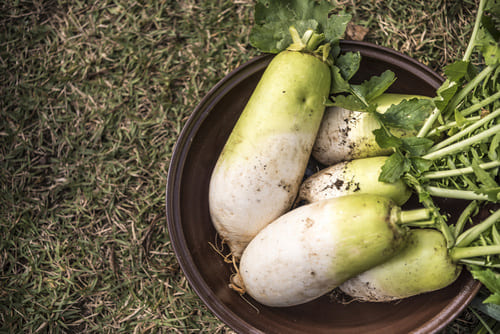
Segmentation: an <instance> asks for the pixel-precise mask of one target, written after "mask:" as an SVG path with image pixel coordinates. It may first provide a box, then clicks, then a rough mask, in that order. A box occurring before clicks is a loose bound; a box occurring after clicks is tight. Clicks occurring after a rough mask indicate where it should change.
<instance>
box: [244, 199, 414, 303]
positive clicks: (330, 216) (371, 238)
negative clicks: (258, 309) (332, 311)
mask: <svg viewBox="0 0 500 334" xmlns="http://www.w3.org/2000/svg"><path fill="white" fill-rule="evenodd" d="M400 212H401V211H400V209H399V207H398V206H397V205H396V204H395V203H394V202H393V201H391V200H390V199H388V198H386V197H381V196H375V195H367V194H366V195H349V196H343V197H338V198H332V199H327V200H323V201H319V202H315V203H312V204H308V205H304V206H301V207H299V208H297V209H294V210H292V211H290V212H288V213H286V214H285V215H283V216H281V217H280V218H278V219H277V220H276V221H274V222H273V223H271V224H270V225H268V226H267V227H266V228H264V229H263V230H262V231H261V232H259V234H258V235H257V236H256V237H255V238H254V239H253V240H252V241H251V242H250V244H249V245H248V246H247V248H246V249H245V251H244V252H243V255H242V258H241V262H240V267H239V274H238V275H239V277H237V279H236V280H235V282H236V283H238V282H239V284H240V285H242V288H243V289H244V291H246V292H247V293H248V294H249V295H250V296H251V297H253V298H254V299H255V300H257V301H258V302H260V303H262V304H264V305H268V306H277V307H284V306H292V305H298V304H302V303H305V302H308V301H311V300H313V299H315V298H318V297H320V296H321V295H323V294H325V293H327V292H328V291H331V290H332V289H333V288H335V287H337V286H339V285H340V284H342V283H343V282H344V281H346V280H348V279H349V278H351V277H353V276H355V275H357V274H359V273H361V272H363V271H365V270H367V269H369V268H371V267H373V266H376V265H377V264H380V263H382V262H384V261H386V260H387V259H389V258H390V257H392V256H394V254H396V252H397V251H398V250H399V249H400V248H401V247H402V246H403V244H404V240H405V236H406V230H407V229H406V228H404V227H400V226H398V225H397V223H398V219H399V218H398V217H399V214H400Z"/></svg>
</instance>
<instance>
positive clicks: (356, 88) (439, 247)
mask: <svg viewBox="0 0 500 334" xmlns="http://www.w3.org/2000/svg"><path fill="white" fill-rule="evenodd" d="M499 7H500V6H499V4H498V2H497V1H492V0H481V1H480V5H479V8H478V12H477V19H476V21H475V26H474V29H473V33H472V36H471V39H470V42H469V44H468V48H467V50H466V52H465V54H464V56H463V58H462V59H460V60H457V61H455V62H453V63H451V64H449V65H448V66H446V68H445V69H444V73H445V76H446V80H445V82H444V83H443V84H442V86H441V87H440V88H439V89H438V90H437V91H436V96H434V97H426V96H416V95H407V94H391V93H387V90H388V88H389V87H390V86H391V85H392V84H393V83H394V82H395V81H396V80H397V78H396V77H395V74H394V73H393V72H391V71H390V70H387V71H385V72H383V73H380V74H378V75H375V76H373V77H371V78H370V79H369V80H366V81H364V82H362V83H359V84H354V83H351V82H350V80H351V79H352V77H353V76H354V74H355V73H356V72H357V71H358V70H359V68H360V63H361V55H360V54H359V53H358V52H347V53H342V50H341V49H340V47H339V40H340V39H341V38H342V36H343V34H344V31H345V28H346V25H347V23H348V22H349V21H350V17H349V16H348V15H342V14H341V15H329V13H330V12H331V11H332V9H333V7H332V5H331V4H330V3H329V2H327V1H322V2H317V1H313V0H295V1H292V0H290V1H258V2H257V4H256V7H255V23H256V25H255V27H254V28H253V30H252V33H251V43H252V45H253V46H255V47H257V48H258V49H259V50H261V51H263V52H269V53H275V54H277V55H276V56H275V57H274V58H273V59H272V61H271V63H270V64H269V66H268V68H267V69H266V71H265V72H264V74H263V76H262V78H261V80H260V82H259V83H258V85H257V87H256V88H255V91H254V92H253V94H252V96H251V97H250V100H249V101H248V103H247V105H246V107H245V109H244V110H243V112H242V114H241V116H240V118H239V120H238V122H237V123H236V125H235V127H234V129H233V131H232V133H231V135H230V137H229V139H228V141H227V143H226V145H225V146H224V149H223V150H222V152H221V155H220V156H219V159H218V161H217V164H216V166H215V169H214V171H213V174H212V177H211V180H210V188H209V208H210V214H211V217H212V221H213V223H214V226H215V228H216V229H217V232H218V233H219V235H220V236H221V238H222V240H223V241H224V242H226V243H227V244H228V246H229V248H230V251H231V255H232V259H231V260H232V261H233V262H234V263H235V264H236V265H237V266H236V268H237V272H236V273H235V275H234V276H233V277H232V278H231V286H232V287H233V288H234V289H235V290H237V291H239V292H240V293H248V294H249V295H250V296H251V297H253V298H254V299H255V300H257V301H258V302H260V303H262V304H264V305H268V306H275V307H284V306H292V305H297V304H302V303H306V302H308V301H311V300H313V299H315V298H318V297H319V296H321V295H324V294H325V293H328V292H329V291H331V290H333V289H336V288H339V289H340V290H342V291H343V292H344V293H346V294H348V295H349V296H352V297H353V298H355V299H358V300H365V301H372V302H384V301H392V300H397V299H401V298H407V297H410V296H414V295H417V294H421V293H425V292H429V291H434V290H437V289H441V288H444V287H446V286H448V285H450V284H452V283H453V282H454V281H455V280H456V279H457V277H458V276H459V275H460V273H461V272H462V270H463V268H467V269H468V270H469V271H470V272H471V273H472V274H473V276H474V277H475V278H476V279H478V280H480V281H481V282H482V283H484V285H485V286H486V287H487V288H488V289H489V291H490V293H491V295H490V296H489V297H488V298H487V299H486V301H485V302H487V303H492V304H498V305H500V274H499V272H498V268H499V267H500V257H499V254H500V232H499V231H498V230H499V228H500V226H499V223H500V210H499V209H498V206H497V203H498V202H499V201H500V193H499V191H500V186H499V181H498V172H499V170H500V159H499V155H500V124H499V120H500V117H499V115H500V100H499V97H500V93H499V87H500V81H499V73H500V67H499V64H500V47H499V42H498V41H499V36H500V31H499V29H498V25H499V13H500V8H499ZM311 157H312V158H314V159H315V160H317V161H318V162H320V163H321V164H322V165H323V166H324V168H323V169H321V170H320V171H318V172H317V173H315V174H313V175H311V176H308V177H307V178H306V179H305V180H304V172H305V170H306V167H307V163H308V161H309V160H310V158H311ZM412 194H416V195H417V197H418V199H419V202H420V205H421V207H420V208H416V209H411V210H410V209H404V208H403V209H402V208H401V207H402V206H403V205H404V204H405V203H406V201H408V199H409V198H410V197H411V196H412ZM436 197H444V198H449V199H462V200H465V201H467V202H465V203H466V205H463V207H464V210H463V212H462V214H461V215H460V217H459V218H458V220H457V221H456V222H454V223H453V224H451V223H449V222H448V220H449V217H448V215H447V213H446V212H443V210H440V207H439V206H438V205H437V204H436V203H437V201H435V198H436ZM478 220H479V221H478Z"/></svg>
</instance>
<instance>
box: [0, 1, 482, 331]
mask: <svg viewBox="0 0 500 334" xmlns="http://www.w3.org/2000/svg"><path fill="white" fill-rule="evenodd" d="M337 2H338V3H339V4H340V5H341V6H343V8H344V9H345V10H346V11H347V12H350V13H352V14H353V16H354V20H353V21H354V23H356V24H358V25H361V26H363V27H365V28H368V34H367V35H366V37H365V40H367V41H370V42H374V43H377V44H380V45H384V46H389V47H392V48H395V49H397V50H400V51H402V52H404V53H406V54H409V55H411V56H413V57H414V58H416V59H418V60H420V61H421V62H423V63H425V64H427V65H428V66H429V67H431V68H433V69H435V70H436V71H438V72H439V73H442V67H443V65H445V64H446V63H448V62H449V61H450V60H451V59H454V58H455V57H456V55H459V54H461V53H462V52H463V51H464V50H465V47H466V45H465V44H466V41H467V40H468V33H469V32H470V29H471V26H472V21H473V18H474V12H475V9H474V8H475V3H474V1H445V0H436V1H424V0H415V1H405V0H389V1H378V0H374V1H361V0H359V1H358V0H351V1H337ZM252 4H253V2H252V1H250V0H234V1H223V0H217V1H195V0H186V1H179V2H177V1H170V0H167V1H159V0H141V1H125V0H94V1H63V0H60V1H56V0H45V1H42V0H38V1H36V0H35V1H23V0H17V1H8V2H2V4H0V82H1V83H2V84H1V85H0V165H1V168H0V203H2V206H1V207H2V210H1V212H0V235H1V236H2V237H1V238H0V326H1V329H2V330H3V331H5V332H9V333H82V332H97V333H193V332H196V333H198V332H201V333H229V332H231V331H230V329H229V328H227V327H226V326H225V325H224V324H222V323H221V322H220V321H218V320H217V319H216V318H215V317H214V316H213V315H212V314H211V313H210V312H209V311H208V310H207V308H206V307H205V306H204V305H203V303H202V302H201V301H200V300H199V298H198V297H197V296H196V295H195V294H194V292H193V291H192V290H191V289H190V287H189V286H188V284H187V282H186V279H185V277H184V276H183V274H182V272H181V270H180V268H179V266H178V264H177V261H176V259H175V256H174V253H173V250H172V247H171V245H170V242H169V238H168V235H167V232H166V228H165V220H166V218H165V210H164V207H165V195H164V194H165V185H166V176H167V173H168V164H169V159H170V156H171V153H172V148H173V145H174V143H175V141H176V138H177V137H178V135H179V132H180V131H181V129H182V127H183V125H184V123H185V121H186V120H187V118H188V117H189V115H190V113H191V111H192V110H193V108H194V107H195V106H196V104H197V103H198V102H199V101H200V100H201V98H202V97H203V96H204V95H205V94H206V93H207V92H208V90H209V89H210V88H211V87H212V86H213V85H214V84H215V83H216V82H217V81H219V80H220V79H221V78H223V77H224V76H225V75H226V74H227V73H229V72H230V71H232V70H233V69H235V68H236V67H237V66H239V65H240V64H242V63H243V62H245V61H247V60H248V59H250V58H252V57H253V56H255V55H257V54H258V52H257V51H255V50H253V49H252V48H251V46H250V45H249V44H248V33H249V29H250V27H251V25H252V6H253V5H252ZM476 323H477V319H475V318H474V317H473V316H472V315H471V314H470V313H469V312H465V313H464V314H463V315H461V316H460V318H459V319H458V320H457V321H455V322H453V323H452V324H450V326H448V328H447V330H446V332H448V333H464V330H465V329H466V328H470V327H471V326H472V325H474V324H476Z"/></svg>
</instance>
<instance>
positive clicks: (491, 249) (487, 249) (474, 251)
mask: <svg viewBox="0 0 500 334" xmlns="http://www.w3.org/2000/svg"><path fill="white" fill-rule="evenodd" d="M493 254H500V245H492V246H475V247H454V248H453V249H451V250H450V256H451V258H452V259H453V260H454V261H456V262H458V261H460V260H461V259H466V258H469V257H477V256H487V255H493Z"/></svg>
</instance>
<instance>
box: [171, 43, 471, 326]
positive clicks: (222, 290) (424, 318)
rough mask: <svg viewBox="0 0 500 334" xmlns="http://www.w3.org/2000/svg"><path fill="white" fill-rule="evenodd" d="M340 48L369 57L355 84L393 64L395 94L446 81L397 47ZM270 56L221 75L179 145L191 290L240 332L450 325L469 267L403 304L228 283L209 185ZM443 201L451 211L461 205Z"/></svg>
mask: <svg viewBox="0 0 500 334" xmlns="http://www.w3.org/2000/svg"><path fill="white" fill-rule="evenodd" d="M341 48H342V50H343V51H359V52H360V53H361V55H362V59H363V61H362V65H361V69H360V71H359V74H358V75H357V77H355V78H354V79H353V80H354V81H358V82H359V81H361V80H365V79H367V78H368V77H369V76H371V75H374V74H377V75H378V74H380V73H382V72H383V71H385V70H386V69H390V70H392V71H393V72H395V74H396V76H397V78H398V79H397V81H396V82H395V84H394V85H393V86H392V87H391V88H390V91H391V92H394V93H412V94H422V95H429V96H433V95H434V93H435V90H436V88H437V87H439V86H440V84H441V83H442V78H441V77H440V76H439V75H437V74H436V73H435V72H433V71H431V70H430V69H429V68H427V67H425V66H424V65H422V64H420V63H418V62H417V61H415V60H413V59H411V58H409V57H407V56H405V55H403V54H401V53H398V52H396V51H394V50H391V49H387V48H383V47H380V46H376V45H373V44H369V43H365V42H352V41H343V42H342V43H341ZM271 59H272V56H261V57H258V58H255V59H253V60H251V61H250V62H248V63H246V64H244V65H243V66H241V67H239V68H238V69H236V70H235V71H233V72H232V73H231V74H229V75H228V76H227V77H225V78H224V79H222V80H221V81H220V82H219V83H218V84H217V85H216V86H215V87H214V88H213V89H212V90H211V91H210V92H209V93H208V94H207V96H206V97H205V98H204V99H203V100H202V101H201V102H200V104H199V105H198V107H197V108H196V109H195V110H194V112H193V114H192V115H191V117H190V119H189V121H188V122H187V124H186V125H185V127H184V129H183V131H182V133H181V135H180V137H179V139H178V142H177V144H176V147H175V150H174V153H173V156H172V160H171V163H170V168H169V175H168V182H167V193H166V195H167V221H168V231H169V233H170V239H171V242H172V246H173V248H174V251H175V253H176V255H177V259H178V261H179V264H180V266H181V268H182V270H183V272H184V274H185V275H186V277H187V279H188V281H189V283H190V284H191V287H192V288H193V289H194V291H195V292H196V293H197V294H198V296H199V297H200V298H201V299H202V300H203V302H204V303H205V304H206V305H207V307H208V308H209V309H210V310H211V311H212V312H213V313H214V314H215V315H216V316H217V317H218V318H219V319H221V320H222V321H223V322H225V323H226V324H227V325H228V326H230V327H231V328H233V329H234V330H235V331H237V332H240V333H309V334H313V333H346V334H347V333H353V334H358V333H372V334H375V333H384V334H385V333H405V334H406V333H425V334H428V333H434V332H437V331H439V330H441V329H443V328H444V327H445V326H446V325H447V324H448V323H449V322H450V321H452V320H453V319H454V318H455V317H456V316H458V315H459V313H460V312H461V311H462V310H463V309H464V308H465V307H466V306H467V304H469V302H470V301H471V299H472V298H473V297H474V295H475V294H476V293H477V291H478V290H479V288H480V284H479V283H477V282H476V281H474V280H473V279H472V278H471V276H470V275H469V274H468V273H467V272H464V273H463V274H462V275H461V276H460V277H459V279H458V280H457V281H456V282H455V283H454V284H453V285H451V286H449V287H447V288H445V289H442V290H440V291H437V292H432V293H427V294H424V295H420V296H416V297H412V298H408V299H405V300H402V301H399V302H397V303H358V302H352V303H349V304H347V305H346V304H340V303H338V302H335V301H333V300H332V299H331V298H329V297H328V296H324V297H321V298H319V299H317V300H315V301H313V302H310V303H307V304H304V305H301V306H296V307H289V308H271V307H266V306H263V305H260V304H259V303H257V302H256V301H254V300H252V299H251V298H250V297H247V300H245V299H243V298H242V297H241V296H240V295H239V294H238V293H236V292H234V291H232V290H230V289H229V288H228V281H229V277H230V275H231V273H232V266H231V265H229V264H227V263H224V261H223V259H222V258H221V256H220V255H218V254H217V253H216V252H215V251H214V250H213V249H212V247H211V246H210V243H213V242H214V240H215V238H216V232H215V230H214V228H213V226H212V223H211V220H210V215H209V210H208V198H207V197H208V184H209V180H210V175H211V173H212V169H213V167H214V165H215V162H216V160H217V157H218V155H219V153H220V151H221V149H222V147H223V145H224V143H225V141H226V139H227V137H228V136H229V134H230V132H231V130H232V128H233V126H234V124H235V122H236V120H237V119H238V116H239V115H240V112H241V111H242V110H243V107H244V106H245V104H246V101H247V100H248V98H249V97H250V94H251V93H252V91H253V88H254V87H255V86H256V84H257V82H258V80H259V78H260V76H261V75H262V73H263V71H264V69H265V67H266V66H267V64H268V63H269V61H270V60H271ZM441 204H442V205H443V206H444V207H446V208H447V209H448V210H450V212H456V211H458V210H456V208H457V207H458V206H461V205H462V203H459V202H455V201H448V202H447V201H444V202H443V203H441ZM452 219H453V218H452ZM250 304H252V305H253V306H251V305H250Z"/></svg>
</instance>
